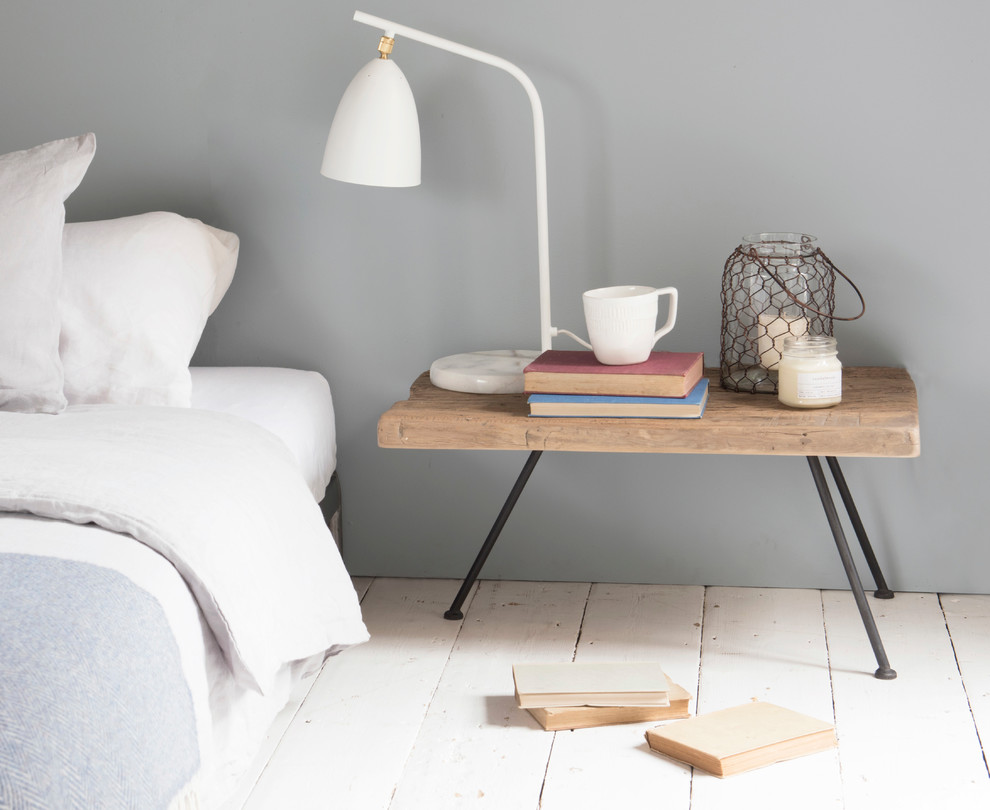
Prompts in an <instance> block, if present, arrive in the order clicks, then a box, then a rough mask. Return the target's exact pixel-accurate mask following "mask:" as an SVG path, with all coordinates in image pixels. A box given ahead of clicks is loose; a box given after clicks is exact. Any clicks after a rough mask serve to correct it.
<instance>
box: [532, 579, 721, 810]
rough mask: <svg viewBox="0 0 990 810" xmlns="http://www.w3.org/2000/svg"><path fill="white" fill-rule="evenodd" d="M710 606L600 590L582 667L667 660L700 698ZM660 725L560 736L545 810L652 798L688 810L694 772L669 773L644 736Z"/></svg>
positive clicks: (694, 598)
mask: <svg viewBox="0 0 990 810" xmlns="http://www.w3.org/2000/svg"><path fill="white" fill-rule="evenodd" d="M703 603H704V588H700V587H686V586H662V587H658V586H650V585H594V586H593V587H592V589H591V594H590V597H589V599H588V607H587V611H586V613H585V618H584V624H583V626H582V628H581V640H580V642H579V644H578V649H577V653H576V655H575V660H577V661H660V662H661V663H662V664H663V666H664V671H665V672H666V673H667V674H668V675H669V676H670V677H671V678H672V679H673V680H674V681H675V683H679V684H680V685H682V686H683V687H684V688H685V689H687V690H688V691H689V692H691V693H692V694H695V693H696V690H697V683H698V661H699V656H698V650H699V640H700V637H701V616H702V605H703ZM692 710H693V705H692ZM655 725H658V724H657V723H656V722H652V723H636V724H630V725H621V726H608V727H603V728H589V729H580V730H577V731H559V732H556V735H555V736H556V738H555V739H554V744H553V751H552V753H551V756H550V762H549V767H548V768H547V774H546V783H545V784H544V786H543V795H542V803H541V805H540V808H541V810H575V808H581V807H638V806H641V805H642V803H643V802H642V799H643V797H644V796H663V797H664V803H665V806H669V807H687V806H688V801H689V799H690V795H691V779H690V772H689V771H686V770H685V769H684V768H681V767H664V763H662V762H659V761H658V760H657V758H656V756H655V755H654V754H652V753H651V752H650V750H649V746H647V744H646V740H645V736H644V735H645V733H646V729H648V728H650V727H652V726H655ZM549 733H550V732H544V734H549Z"/></svg>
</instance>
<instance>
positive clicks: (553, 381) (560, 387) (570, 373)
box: [523, 349, 705, 397]
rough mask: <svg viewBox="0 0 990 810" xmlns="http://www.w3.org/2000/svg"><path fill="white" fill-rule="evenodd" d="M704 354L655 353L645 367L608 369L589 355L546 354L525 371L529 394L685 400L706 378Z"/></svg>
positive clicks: (556, 352) (645, 363)
mask: <svg viewBox="0 0 990 810" xmlns="http://www.w3.org/2000/svg"><path fill="white" fill-rule="evenodd" d="M704 362H705V358H704V355H703V354H702V353H701V352H652V353H651V354H650V356H649V358H648V359H647V360H646V361H645V362H643V363H634V364H632V365H627V366H607V365H605V364H604V363H599V362H598V361H597V360H596V359H595V355H594V354H593V353H592V352H588V351H562V350H557V349H550V350H549V351H545V352H543V354H541V355H540V356H539V357H537V358H536V359H535V360H533V362H532V363H530V364H529V365H528V366H526V368H525V369H523V386H524V389H525V391H526V393H528V394H612V395H614V396H633V397H638V396H644V397H683V396H687V394H688V393H689V392H690V391H691V389H692V388H694V386H695V385H697V383H698V380H700V379H701V377H702V375H703V374H704Z"/></svg>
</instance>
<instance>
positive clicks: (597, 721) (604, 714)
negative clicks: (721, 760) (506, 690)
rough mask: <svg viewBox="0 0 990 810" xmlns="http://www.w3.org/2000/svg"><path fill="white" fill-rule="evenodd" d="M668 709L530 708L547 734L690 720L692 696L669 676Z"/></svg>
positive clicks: (605, 707) (657, 707)
mask: <svg viewBox="0 0 990 810" xmlns="http://www.w3.org/2000/svg"><path fill="white" fill-rule="evenodd" d="M667 697H668V700H669V701H670V704H669V705H668V706H556V707H549V708H536V707H534V708H531V709H527V710H526V711H528V712H529V713H530V714H531V715H533V717H534V718H536V721H537V722H538V723H539V724H540V725H541V726H543V728H545V729H546V730H547V731H563V730H565V729H576V728H594V727H597V726H616V725H620V724H622V723H645V722H649V721H656V720H680V719H681V718H684V717H690V716H691V711H690V709H689V704H690V703H691V695H690V694H688V691H687V690H686V689H685V688H684V687H682V686H679V685H678V684H676V683H674V682H673V681H672V680H670V677H669V676H668V677H667Z"/></svg>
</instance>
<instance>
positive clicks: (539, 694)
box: [512, 661, 670, 709]
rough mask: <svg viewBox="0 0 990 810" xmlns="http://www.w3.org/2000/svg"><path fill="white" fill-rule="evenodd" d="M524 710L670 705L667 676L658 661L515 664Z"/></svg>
mask: <svg viewBox="0 0 990 810" xmlns="http://www.w3.org/2000/svg"><path fill="white" fill-rule="evenodd" d="M512 677H513V679H514V681H515V685H516V698H517V700H518V701H519V706H520V707H521V708H523V709H529V708H547V707H553V706H669V705H670V699H669V697H668V696H667V688H668V686H667V676H666V675H664V673H663V668H662V667H661V666H660V664H658V663H656V662H640V661H636V662H595V663H575V662H566V663H556V664H515V665H514V666H513V667H512Z"/></svg>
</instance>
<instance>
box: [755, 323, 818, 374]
mask: <svg viewBox="0 0 990 810" xmlns="http://www.w3.org/2000/svg"><path fill="white" fill-rule="evenodd" d="M806 334H808V319H807V318H805V317H803V316H801V315H798V316H795V317H787V316H786V315H782V314H781V313H779V312H761V313H760V316H759V318H758V319H757V334H756V353H757V355H759V358H760V365H761V366H763V368H765V369H767V370H770V369H775V368H777V364H778V363H779V362H780V357H781V355H782V354H783V349H784V340H785V339H787V338H789V337H801V336H803V335H806Z"/></svg>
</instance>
